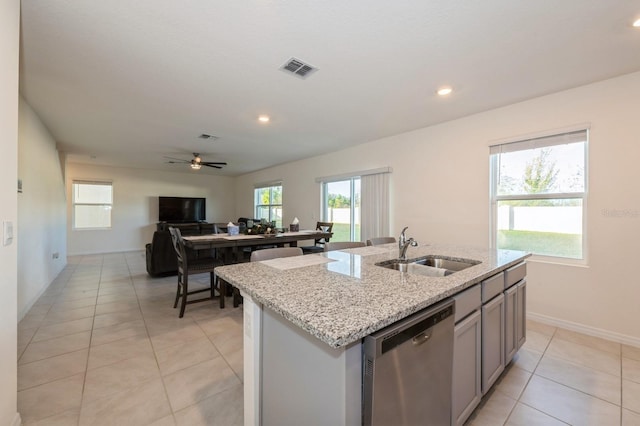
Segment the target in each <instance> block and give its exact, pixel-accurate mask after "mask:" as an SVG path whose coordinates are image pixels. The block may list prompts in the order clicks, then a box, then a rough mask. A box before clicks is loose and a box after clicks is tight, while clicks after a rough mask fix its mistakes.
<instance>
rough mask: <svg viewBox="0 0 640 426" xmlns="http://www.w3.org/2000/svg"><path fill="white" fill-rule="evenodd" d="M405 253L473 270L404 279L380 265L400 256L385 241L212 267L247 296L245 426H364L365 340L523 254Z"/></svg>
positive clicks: (441, 249) (443, 248)
mask: <svg viewBox="0 0 640 426" xmlns="http://www.w3.org/2000/svg"><path fill="white" fill-rule="evenodd" d="M408 255H409V257H410V258H417V257H421V256H427V255H438V256H446V257H449V258H453V259H464V260H472V261H476V262H479V263H477V264H476V265H474V266H471V267H469V268H467V269H464V270H461V271H458V272H455V273H454V274H452V275H448V276H438V277H430V276H423V275H418V274H412V273H403V272H399V271H396V270H392V269H387V268H383V267H381V266H377V265H376V263H379V262H383V261H386V260H390V259H394V258H397V257H398V248H397V246H396V245H395V244H387V245H382V246H372V247H362V248H357V249H350V250H344V251H334V252H327V253H323V254H320V255H307V256H299V257H294V258H282V259H273V260H269V261H264V262H256V263H245V264H239V265H229V266H224V267H220V268H218V269H217V270H216V272H217V274H218V275H219V276H220V277H221V278H222V279H224V280H226V281H227V282H229V283H231V284H232V285H234V286H236V287H237V288H239V289H240V291H241V293H242V295H243V297H244V316H245V318H244V359H245V362H244V366H245V369H244V382H245V413H244V415H245V424H251V425H253V424H275V423H280V424H286V423H288V422H290V423H292V424H293V423H294V422H297V423H298V424H302V423H304V424H335V425H337V424H344V425H357V424H360V422H361V417H360V415H361V413H360V411H361V387H360V386H361V380H362V370H361V356H362V354H361V339H362V338H364V337H365V336H367V335H370V334H371V333H373V332H375V331H377V330H380V329H382V328H384V327H386V326H388V325H391V324H393V323H395V322H397V321H399V320H401V319H403V318H406V317H407V316H409V315H411V314H413V313H416V312H418V311H420V310H422V309H424V308H427V307H429V306H431V305H433V304H434V303H437V302H438V301H440V300H443V299H446V298H448V297H451V296H453V295H456V294H458V293H460V292H461V291H463V290H465V289H467V288H469V287H471V286H474V285H475V284H477V283H479V282H481V281H482V280H484V279H486V278H488V277H491V276H494V275H495V274H497V273H499V272H501V271H503V270H506V269H507V268H510V267H512V266H514V265H517V264H519V263H521V262H522V261H523V259H525V258H526V257H527V256H528V255H527V254H526V253H523V252H519V251H506V250H490V249H483V248H470V247H462V246H450V245H435V244H433V245H423V246H419V247H416V248H413V247H412V248H410V249H409V253H408Z"/></svg>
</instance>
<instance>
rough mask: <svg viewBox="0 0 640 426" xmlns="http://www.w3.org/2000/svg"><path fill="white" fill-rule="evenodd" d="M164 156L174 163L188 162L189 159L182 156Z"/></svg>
mask: <svg viewBox="0 0 640 426" xmlns="http://www.w3.org/2000/svg"><path fill="white" fill-rule="evenodd" d="M164 158H166V159H168V160H174V161H173V162H174V163H177V162H180V163H190V162H191V160H183V159H182V158H175V157H167V156H164Z"/></svg>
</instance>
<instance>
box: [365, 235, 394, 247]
mask: <svg viewBox="0 0 640 426" xmlns="http://www.w3.org/2000/svg"><path fill="white" fill-rule="evenodd" d="M395 242H396V238H395V237H376V238H369V239H368V240H367V245H368V246H377V245H380V244H388V243H395Z"/></svg>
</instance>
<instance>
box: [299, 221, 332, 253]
mask: <svg viewBox="0 0 640 426" xmlns="http://www.w3.org/2000/svg"><path fill="white" fill-rule="evenodd" d="M323 228H324V229H323ZM323 230H326V231H325V232H332V231H333V222H317V223H316V231H323ZM328 242H329V238H318V239H316V240H315V241H314V245H312V246H304V247H300V248H301V249H302V252H303V253H304V254H310V253H322V252H323V251H325V250H324V246H325V244H326V243H328Z"/></svg>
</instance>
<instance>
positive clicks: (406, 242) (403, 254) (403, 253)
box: [398, 226, 418, 261]
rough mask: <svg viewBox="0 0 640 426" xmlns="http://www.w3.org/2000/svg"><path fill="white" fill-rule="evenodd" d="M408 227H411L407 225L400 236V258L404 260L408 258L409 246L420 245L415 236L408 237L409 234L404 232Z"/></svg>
mask: <svg viewBox="0 0 640 426" xmlns="http://www.w3.org/2000/svg"><path fill="white" fill-rule="evenodd" d="M407 229H409V227H408V226H405V227H404V229H403V230H402V232H401V233H400V238H398V250H399V254H398V259H399V260H403V261H404V260H407V249H408V248H409V246H412V247H416V246H417V245H418V242H417V241H416V240H414V239H413V238H409V239H407V236H406V235H405V234H404V232H405V231H406V230H407Z"/></svg>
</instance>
